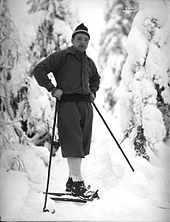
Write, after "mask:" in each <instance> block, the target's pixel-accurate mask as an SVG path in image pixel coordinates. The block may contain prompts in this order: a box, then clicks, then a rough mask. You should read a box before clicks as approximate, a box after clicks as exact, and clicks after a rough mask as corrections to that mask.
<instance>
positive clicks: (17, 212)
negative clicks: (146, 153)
mask: <svg viewBox="0 0 170 222" xmlns="http://www.w3.org/2000/svg"><path fill="white" fill-rule="evenodd" d="M97 121H99V120H97ZM99 122H100V121H99ZM100 124H101V123H100ZM100 127H101V126H100ZM109 137H110V136H109V135H106V137H105V138H104V142H101V141H99V142H95V143H93V144H92V153H91V155H90V156H89V157H87V158H85V160H84V163H83V164H84V166H83V174H84V177H85V178H86V183H87V184H92V185H93V187H95V188H98V189H99V190H100V195H101V198H100V199H99V200H96V201H94V202H89V203H87V204H85V205H80V204H74V203H65V202H64V203H57V202H54V201H52V200H50V198H48V200H47V208H48V209H49V210H50V211H51V212H52V211H53V209H54V210H55V213H54V214H52V213H50V212H46V213H45V212H43V211H42V209H43V205H44V195H43V194H42V192H43V191H45V186H46V175H47V167H46V166H45V165H44V161H43V160H42V158H40V156H46V157H45V158H47V155H45V153H46V152H45V150H44V149H45V148H44V147H40V148H39V150H37V149H36V148H35V147H32V148H29V147H27V149H23V153H22V154H21V156H20V159H21V160H22V161H23V162H24V164H25V168H26V170H27V173H25V172H18V171H15V170H7V169H5V167H4V168H1V172H0V176H1V178H3V180H1V218H2V219H3V220H7V221H10V220H13V221H18V220H20V221H47V220H48V221H54V220H55V221H60V220H65V221H67V220H70V219H71V220H73V221H77V220H79V221H80V220H81V221H83V220H86V221H88V220H98V221H100V220H105V221H107V220H114V221H115V220H116V221H117V220H118V221H141V220H142V221H168V214H169V210H166V209H160V208H158V207H157V206H162V207H170V205H168V201H169V199H168V198H169V195H167V194H169V191H168V189H167V188H168V184H169V183H167V180H168V179H167V178H169V177H168V176H169V172H168V170H166V171H164V170H163V169H164V168H162V164H161V163H160V165H159V167H158V166H155V165H150V163H148V162H147V161H146V160H144V159H141V158H139V157H138V158H133V156H129V157H130V161H131V162H132V164H133V166H134V168H135V172H132V171H131V170H130V168H129V167H128V165H127V163H126V161H125V160H124V159H123V158H122V156H121V154H120V151H119V150H118V149H117V147H116V146H115V144H114V142H113V141H112V140H111V138H109ZM105 140H107V143H106V141H105ZM101 143H102V144H101ZM99 145H100V146H99ZM159 145H160V144H159ZM124 146H127V147H128V142H127V141H126V144H123V147H124ZM162 146H163V145H162ZM127 147H126V149H128V148H127ZM163 147H164V149H165V150H167V148H168V147H166V146H165V145H164V146H163ZM126 149H125V150H126ZM106 150H107V152H106ZM165 150H164V151H165ZM127 153H128V152H127ZM42 154H43V155H42ZM46 154H47V153H46ZM164 155H165V152H164ZM11 158H12V157H11ZM47 159H48V158H47ZM92 166H93V167H92ZM164 167H165V165H164ZM61 172H62V174H61ZM67 176H68V175H67V165H66V161H65V160H63V159H62V157H61V153H60V151H58V153H57V155H56V157H53V160H52V170H51V180H50V187H49V191H52V192H57V191H63V190H64V187H65V182H66V180H67ZM168 182H170V181H168ZM151 187H152V189H151ZM2 191H3V192H2ZM2 203H3V204H2Z"/></svg>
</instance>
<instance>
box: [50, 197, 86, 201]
mask: <svg viewBox="0 0 170 222" xmlns="http://www.w3.org/2000/svg"><path fill="white" fill-rule="evenodd" d="M50 198H51V199H52V200H54V201H57V202H58V201H62V202H74V203H87V200H83V199H80V198H72V197H59V196H58V197H57V196H50Z"/></svg>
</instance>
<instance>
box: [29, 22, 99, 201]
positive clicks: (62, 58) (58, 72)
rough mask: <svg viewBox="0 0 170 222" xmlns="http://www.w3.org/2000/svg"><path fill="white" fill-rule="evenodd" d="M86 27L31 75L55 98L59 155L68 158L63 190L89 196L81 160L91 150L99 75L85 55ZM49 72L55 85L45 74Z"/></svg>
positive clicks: (81, 28)
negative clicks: (94, 102) (94, 104)
mask: <svg viewBox="0 0 170 222" xmlns="http://www.w3.org/2000/svg"><path fill="white" fill-rule="evenodd" d="M89 40H90V35H89V33H88V28H87V27H85V26H84V24H83V23H82V24H80V25H79V26H78V27H77V28H76V29H75V31H74V32H73V34H72V39H71V41H72V46H71V47H69V48H67V49H66V50H61V51H58V52H55V53H53V54H51V55H50V56H48V57H47V58H46V59H45V60H43V61H42V62H40V63H39V64H38V65H37V66H36V67H35V68H34V70H33V74H34V76H35V78H36V80H37V82H38V83H39V85H40V86H43V87H45V88H46V89H47V90H48V91H49V92H51V94H52V96H54V97H55V98H57V99H58V101H59V102H58V133H59V140H60V144H61V150H62V156H63V157H65V158H67V163H68V167H69V179H68V181H67V183H66V191H71V192H72V193H73V194H74V195H78V196H82V197H87V198H88V197H89V196H90V192H91V191H90V190H89V189H87V188H86V186H85V183H84V180H83V178H82V174H81V163H82V159H83V158H84V157H85V156H86V155H88V154H89V152H90V143H91V134H92V120H93V109H92V105H91V102H92V101H93V100H94V99H95V96H96V91H97V90H98V89H99V83H100V76H99V74H98V72H97V69H96V66H95V64H94V62H93V61H92V60H91V59H90V58H89V57H88V56H87V55H86V49H87V47H88V43H89ZM50 72H52V73H53V75H54V77H55V80H56V82H57V87H55V86H54V85H53V84H52V83H51V81H50V79H49V78H48V74H49V73H50Z"/></svg>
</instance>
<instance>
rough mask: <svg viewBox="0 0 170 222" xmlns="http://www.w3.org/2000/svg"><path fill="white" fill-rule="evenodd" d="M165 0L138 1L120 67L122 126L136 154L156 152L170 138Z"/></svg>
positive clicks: (169, 36)
mask: <svg viewBox="0 0 170 222" xmlns="http://www.w3.org/2000/svg"><path fill="white" fill-rule="evenodd" d="M169 6H170V5H169V3H168V2H167V1H163V0H162V1H161V0H160V1H152V0H148V1H142V0H141V1H140V8H139V9H140V10H139V12H138V13H137V15H136V17H135V18H134V21H133V25H132V28H131V31H130V33H129V36H128V39H127V52H128V57H127V59H126V62H125V64H124V66H123V70H122V81H123V84H122V88H121V110H122V128H123V130H124V132H129V134H130V136H131V139H132V141H133V145H134V149H135V150H136V154H137V155H141V156H143V157H144V158H146V159H149V155H151V153H150V152H151V150H152V153H154V154H155V155H157V154H158V153H159V147H158V146H157V145H156V144H157V143H159V142H160V141H166V140H168V139H169V138H170V89H169V87H170V84H169V82H170V62H169V61H170V60H169V58H170V53H169V52H170V29H169V22H170V20H169V11H168V10H169V9H170V7H169Z"/></svg>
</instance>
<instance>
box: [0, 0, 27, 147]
mask: <svg viewBox="0 0 170 222" xmlns="http://www.w3.org/2000/svg"><path fill="white" fill-rule="evenodd" d="M0 26H1V27H0V28H1V34H0V42H1V44H0V69H1V74H0V85H1V87H0V134H1V135H0V146H1V149H6V148H13V147H12V144H13V145H14V142H22V140H23V137H24V133H23V132H22V129H21V124H20V117H21V113H22V111H23V106H24V100H25V95H26V91H25V90H26V87H25V85H26V83H25V82H24V81H23V78H22V75H24V73H23V70H22V68H21V66H20V65H21V63H22V61H21V60H22V57H21V51H20V47H19V37H18V34H17V30H16V28H15V25H14V23H13V21H12V20H11V16H10V10H9V5H8V1H7V0H2V1H1V9H0ZM20 62H21V63H20ZM19 70H20V71H19ZM19 72H20V73H19Z"/></svg>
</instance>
